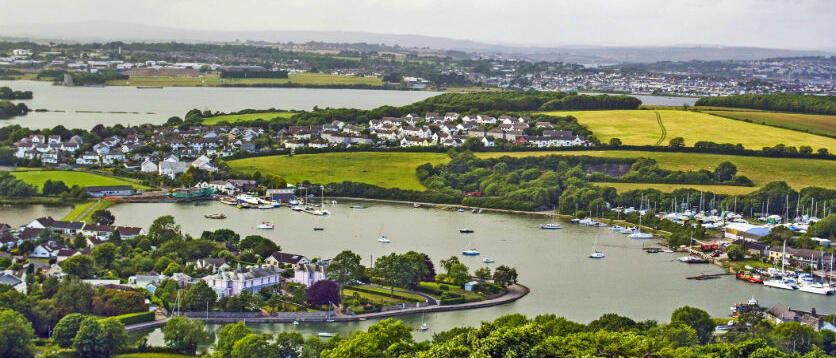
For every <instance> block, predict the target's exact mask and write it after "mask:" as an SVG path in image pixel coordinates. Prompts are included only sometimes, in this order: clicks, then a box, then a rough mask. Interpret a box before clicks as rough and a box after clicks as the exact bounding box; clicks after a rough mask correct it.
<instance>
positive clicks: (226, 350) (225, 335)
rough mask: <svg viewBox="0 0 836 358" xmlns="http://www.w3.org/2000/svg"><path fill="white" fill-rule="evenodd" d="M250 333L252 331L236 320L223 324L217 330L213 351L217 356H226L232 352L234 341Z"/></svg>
mask: <svg viewBox="0 0 836 358" xmlns="http://www.w3.org/2000/svg"><path fill="white" fill-rule="evenodd" d="M250 333H252V331H251V330H250V329H249V328H248V327H247V325H245V324H244V322H238V323H233V324H228V325H226V326H223V328H221V329H220V330H219V331H218V341H217V342H215V353H216V354H217V355H218V357H228V356H229V355H230V354H231V353H232V347H233V346H234V345H235V342H237V341H239V340H241V338H244V337H245V336H247V335H249V334H250Z"/></svg>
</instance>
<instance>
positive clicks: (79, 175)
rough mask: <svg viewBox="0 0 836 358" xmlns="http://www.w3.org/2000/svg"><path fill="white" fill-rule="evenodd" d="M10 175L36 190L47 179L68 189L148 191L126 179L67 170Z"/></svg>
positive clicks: (144, 187) (13, 173)
mask: <svg viewBox="0 0 836 358" xmlns="http://www.w3.org/2000/svg"><path fill="white" fill-rule="evenodd" d="M12 175H14V176H15V178H18V179H20V180H23V181H24V182H26V183H28V184H31V185H34V186H36V187H38V190H40V189H41V188H43V185H44V183H45V182H46V181H47V180H49V179H51V180H60V181H62V182H64V184H66V185H67V186H68V187H72V186H73V185H78V186H82V187H85V186H99V185H131V186H133V187H134V188H137V189H150V187H148V186H145V185H140V184H137V183H135V182H133V181H130V180H128V179H122V178H115V177H109V176H104V175H98V174H92V173H87V172H76V171H69V170H29V171H14V172H12Z"/></svg>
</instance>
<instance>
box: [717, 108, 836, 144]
mask: <svg viewBox="0 0 836 358" xmlns="http://www.w3.org/2000/svg"><path fill="white" fill-rule="evenodd" d="M705 113H709V114H714V115H718V116H721V117H728V118H732V119H740V120H749V121H752V122H753V123H757V124H766V125H770V126H776V127H781V128H787V129H794V130H798V131H809V132H810V133H813V134H820V135H826V136H831V137H833V136H836V116H829V115H826V114H802V113H783V112H766V111H754V110H748V111H739V110H710V111H705Z"/></svg>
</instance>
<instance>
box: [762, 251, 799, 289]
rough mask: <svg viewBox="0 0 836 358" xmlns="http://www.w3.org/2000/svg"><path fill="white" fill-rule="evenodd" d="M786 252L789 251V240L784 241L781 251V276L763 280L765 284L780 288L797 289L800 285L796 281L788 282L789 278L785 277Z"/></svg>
mask: <svg viewBox="0 0 836 358" xmlns="http://www.w3.org/2000/svg"><path fill="white" fill-rule="evenodd" d="M786 252H787V242H786V241H784V248H783V249H782V251H781V276H780V277H779V278H777V279H772V280H766V281H763V285H764V286H766V287H774V288H780V289H784V290H795V289H796V288H798V286H796V285H795V284H794V283H792V282H788V281H787V280H785V279H784V261H786V257H787V254H786Z"/></svg>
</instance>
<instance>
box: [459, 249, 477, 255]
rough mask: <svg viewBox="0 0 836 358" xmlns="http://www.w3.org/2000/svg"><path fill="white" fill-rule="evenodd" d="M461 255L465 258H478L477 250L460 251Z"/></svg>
mask: <svg viewBox="0 0 836 358" xmlns="http://www.w3.org/2000/svg"><path fill="white" fill-rule="evenodd" d="M462 255H465V256H479V250H476V249H469V250H464V251H462Z"/></svg>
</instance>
